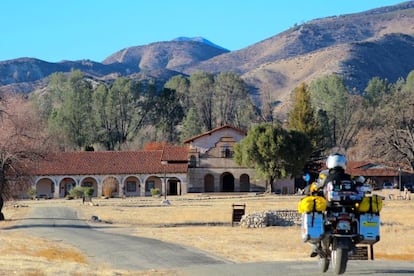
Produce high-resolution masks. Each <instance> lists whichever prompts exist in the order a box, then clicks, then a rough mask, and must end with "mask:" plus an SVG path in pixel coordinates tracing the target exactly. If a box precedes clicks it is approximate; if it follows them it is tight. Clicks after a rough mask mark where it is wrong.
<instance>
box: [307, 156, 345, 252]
mask: <svg viewBox="0 0 414 276" xmlns="http://www.w3.org/2000/svg"><path fill="white" fill-rule="evenodd" d="M346 163H347V161H346V157H345V155H343V154H339V153H334V154H331V155H329V156H328V158H327V159H326V167H327V168H328V175H327V176H326V177H325V179H324V180H323V181H317V182H316V183H315V185H316V189H317V190H323V189H324V188H325V186H326V184H328V183H329V182H332V184H335V183H340V182H341V181H343V180H351V175H349V174H347V173H345V170H346ZM325 197H326V195H325ZM318 252H320V243H318V244H315V245H313V246H312V253H311V255H310V256H311V257H316V256H317V255H318Z"/></svg>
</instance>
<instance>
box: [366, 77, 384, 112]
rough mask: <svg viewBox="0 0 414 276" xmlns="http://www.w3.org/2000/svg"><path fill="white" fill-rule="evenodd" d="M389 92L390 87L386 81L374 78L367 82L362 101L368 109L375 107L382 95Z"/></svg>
mask: <svg viewBox="0 0 414 276" xmlns="http://www.w3.org/2000/svg"><path fill="white" fill-rule="evenodd" d="M389 92H390V85H389V83H388V81H387V80H383V79H381V78H379V77H374V78H372V79H370V80H369V82H368V85H367V87H366V88H365V91H364V100H365V102H366V105H367V106H369V107H374V108H375V107H377V106H378V105H379V103H380V101H381V99H382V97H384V95H386V94H388V93H389Z"/></svg>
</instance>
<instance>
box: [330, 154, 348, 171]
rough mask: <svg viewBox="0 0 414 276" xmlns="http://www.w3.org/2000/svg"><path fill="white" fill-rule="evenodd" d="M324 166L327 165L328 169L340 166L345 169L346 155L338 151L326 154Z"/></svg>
mask: <svg viewBox="0 0 414 276" xmlns="http://www.w3.org/2000/svg"><path fill="white" fill-rule="evenodd" d="M326 167H328V169H333V168H338V167H339V168H342V169H344V170H345V169H346V157H345V155H342V154H339V153H334V154H331V155H329V156H328V159H326Z"/></svg>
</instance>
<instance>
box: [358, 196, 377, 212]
mask: <svg viewBox="0 0 414 276" xmlns="http://www.w3.org/2000/svg"><path fill="white" fill-rule="evenodd" d="M381 209H382V198H381V197H380V196H378V195H372V196H367V197H363V198H362V201H361V203H360V204H359V207H358V211H359V212H361V213H368V212H369V213H379V212H380V211H381Z"/></svg>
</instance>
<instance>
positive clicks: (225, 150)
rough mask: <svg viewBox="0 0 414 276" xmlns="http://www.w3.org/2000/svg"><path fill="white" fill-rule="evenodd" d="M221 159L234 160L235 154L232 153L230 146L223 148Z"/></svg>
mask: <svg viewBox="0 0 414 276" xmlns="http://www.w3.org/2000/svg"><path fill="white" fill-rule="evenodd" d="M221 157H223V158H232V157H233V152H232V151H231V148H230V146H228V145H225V146H223V147H222V148H221Z"/></svg>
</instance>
